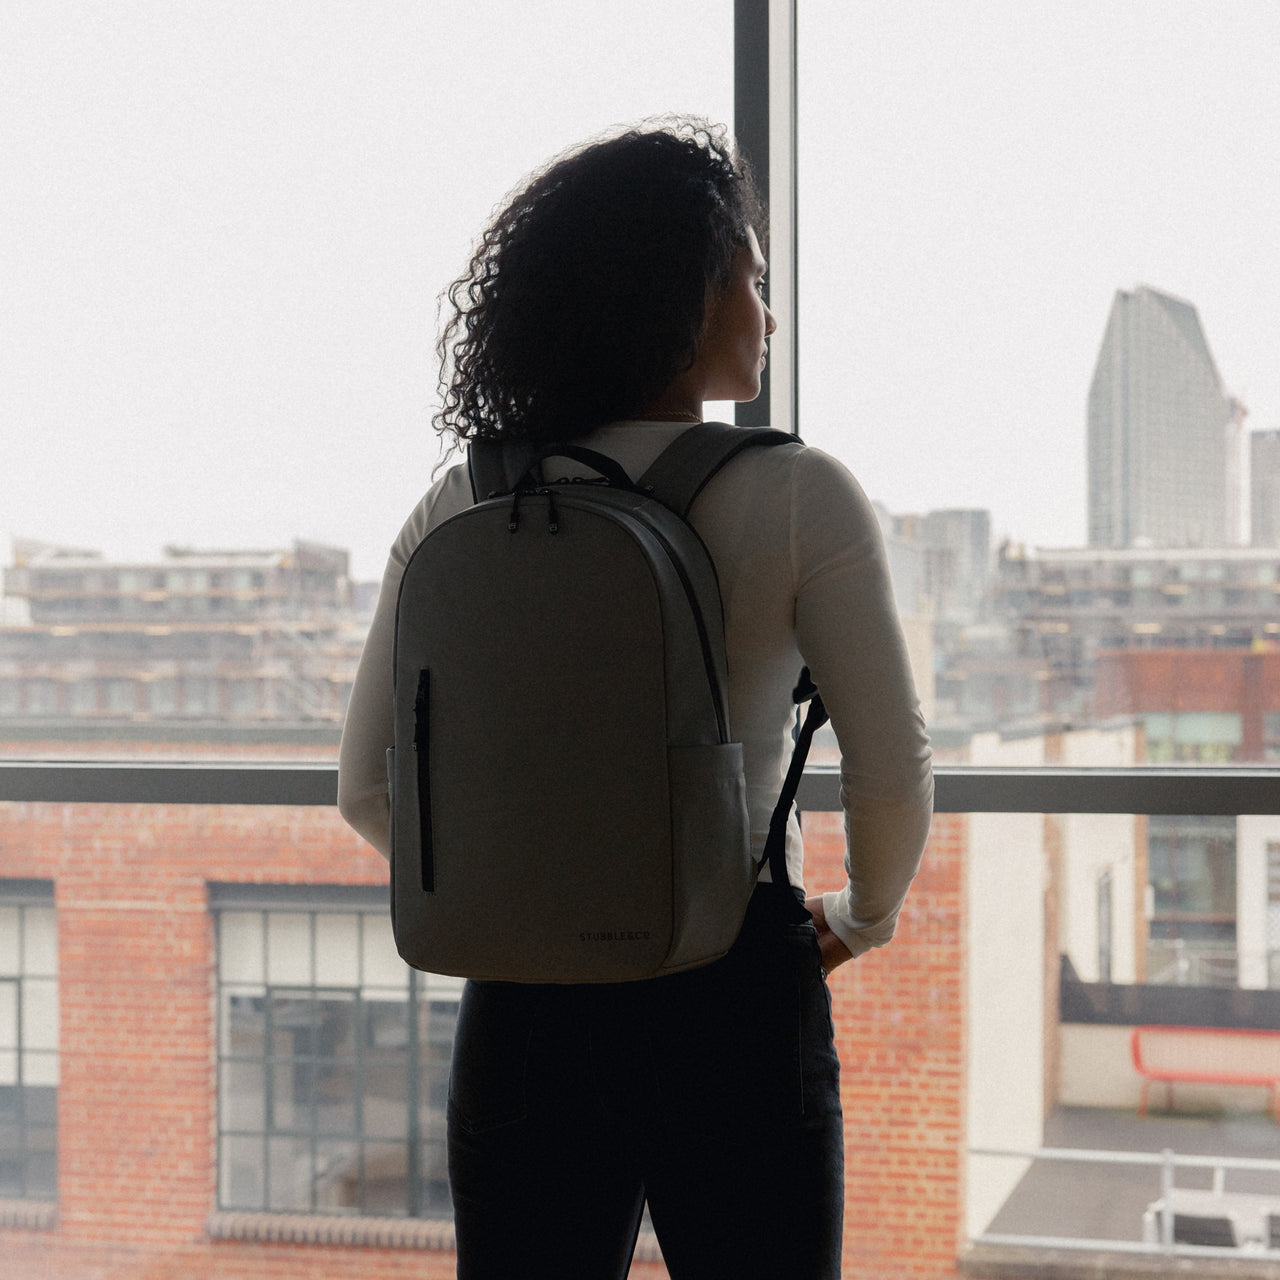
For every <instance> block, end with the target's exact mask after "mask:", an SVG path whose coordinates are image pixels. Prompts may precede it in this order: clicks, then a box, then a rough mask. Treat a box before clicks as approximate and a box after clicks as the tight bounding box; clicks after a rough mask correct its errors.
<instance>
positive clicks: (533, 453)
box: [467, 440, 539, 502]
mask: <svg viewBox="0 0 1280 1280" xmlns="http://www.w3.org/2000/svg"><path fill="white" fill-rule="evenodd" d="M538 452H539V450H538V446H537V445H534V444H526V443H524V442H519V443H515V444H509V443H505V442H504V441H501V440H472V441H471V443H470V444H469V445H467V475H468V477H469V478H470V480H471V500H472V502H483V501H484V500H485V499H486V498H487V497H489V496H490V495H491V494H495V493H510V492H511V490H512V489H513V488H514V487H515V483H516V481H517V480H519V479H520V477H521V476H522V475H524V473H525V472H526V471H528V470H529V468H530V467H531V466H532V465H533V464H534V462H535V461H536V460H537V456H538Z"/></svg>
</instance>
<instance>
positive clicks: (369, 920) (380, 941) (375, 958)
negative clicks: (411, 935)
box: [360, 915, 409, 991]
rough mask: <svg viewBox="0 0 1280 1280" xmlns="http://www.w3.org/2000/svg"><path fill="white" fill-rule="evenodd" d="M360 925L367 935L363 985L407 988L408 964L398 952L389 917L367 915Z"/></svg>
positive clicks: (361, 977) (361, 976)
mask: <svg viewBox="0 0 1280 1280" xmlns="http://www.w3.org/2000/svg"><path fill="white" fill-rule="evenodd" d="M361 924H362V926H363V929H362V932H363V935H364V939H363V940H364V946H363V959H364V967H363V969H362V971H361V975H360V983H361V985H362V986H364V987H391V988H394V989H396V990H397V991H402V990H404V989H405V988H406V987H407V986H408V985H409V966H408V965H407V964H405V962H404V961H403V960H401V959H400V953H399V952H398V951H396V944H395V938H394V937H393V936H392V933H391V920H390V918H389V917H387V916H384V915H376V916H374V915H366V916H364V917H363V919H362V920H361Z"/></svg>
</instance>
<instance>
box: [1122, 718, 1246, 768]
mask: <svg viewBox="0 0 1280 1280" xmlns="http://www.w3.org/2000/svg"><path fill="white" fill-rule="evenodd" d="M1144 720H1145V723H1144V727H1145V729H1146V737H1147V760H1148V761H1149V762H1150V763H1151V764H1173V763H1177V764H1230V763H1231V762H1232V761H1233V760H1235V759H1236V758H1237V757H1238V756H1239V754H1240V745H1241V742H1242V741H1243V739H1244V717H1243V716H1242V715H1241V714H1240V713H1239V712H1238V711H1177V712H1157V713H1149V714H1148V715H1147V716H1146V717H1145V718H1144Z"/></svg>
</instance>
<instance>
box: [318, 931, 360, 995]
mask: <svg viewBox="0 0 1280 1280" xmlns="http://www.w3.org/2000/svg"><path fill="white" fill-rule="evenodd" d="M359 979H360V918H359V916H357V915H355V914H354V913H353V914H347V915H328V914H326V915H317V916H316V982H317V983H319V984H321V985H322V986H323V985H333V986H344V985H345V986H354V985H355V983H357V982H358V981H359Z"/></svg>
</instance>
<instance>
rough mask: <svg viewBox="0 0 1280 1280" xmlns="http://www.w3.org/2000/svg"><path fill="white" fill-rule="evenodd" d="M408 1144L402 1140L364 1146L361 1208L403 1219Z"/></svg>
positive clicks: (407, 1210) (405, 1204) (405, 1205)
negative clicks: (362, 1206)
mask: <svg viewBox="0 0 1280 1280" xmlns="http://www.w3.org/2000/svg"><path fill="white" fill-rule="evenodd" d="M408 1156H409V1151H408V1147H406V1146H405V1144H404V1143H402V1142H366V1143H365V1145H364V1211H365V1212H366V1213H371V1214H381V1215H383V1216H385V1217H388V1218H403V1217H405V1216H406V1215H407V1214H408V1212H409V1204H408V1187H407V1183H408V1177H407V1174H408V1169H409V1160H408Z"/></svg>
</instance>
